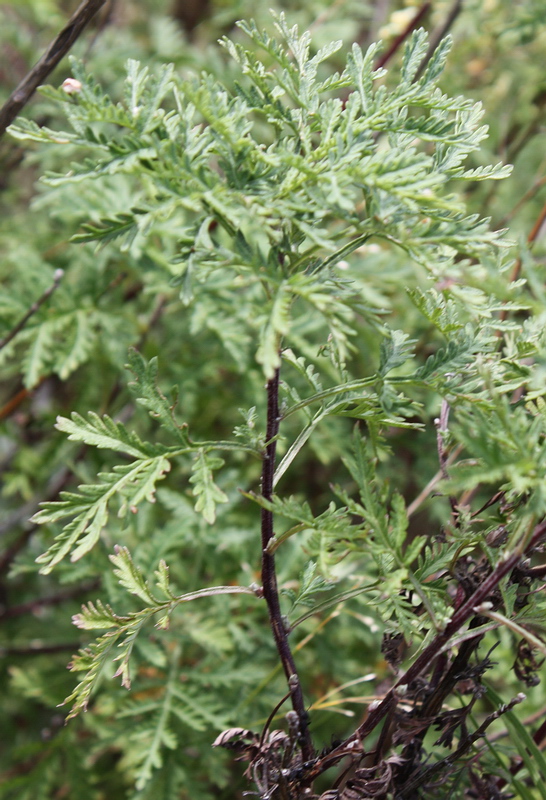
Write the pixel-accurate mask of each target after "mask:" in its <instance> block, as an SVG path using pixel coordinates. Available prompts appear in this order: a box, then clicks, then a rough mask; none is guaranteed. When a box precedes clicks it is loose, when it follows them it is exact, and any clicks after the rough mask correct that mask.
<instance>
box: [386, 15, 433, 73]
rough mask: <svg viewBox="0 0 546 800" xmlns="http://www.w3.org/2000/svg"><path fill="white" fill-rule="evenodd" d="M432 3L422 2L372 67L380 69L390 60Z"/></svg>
mask: <svg viewBox="0 0 546 800" xmlns="http://www.w3.org/2000/svg"><path fill="white" fill-rule="evenodd" d="M431 5H432V3H423V5H422V6H421V8H420V9H419V11H418V12H417V14H416V15H415V16H414V17H413V19H412V20H411V21H410V22H409V23H408V24H407V25H406V27H405V28H404V30H403V31H402V33H401V34H400V35H399V36H397V37H396V39H395V40H394V42H393V43H392V44H391V46H390V47H389V49H388V50H387V52H386V53H385V54H384V55H383V56H381V58H379V59H378V60H377V61H376V63H375V64H374V69H380V68H381V67H384V66H385V64H386V63H387V62H388V61H390V60H391V58H392V57H393V55H394V54H395V53H396V52H397V51H398V50H399V49H400V47H401V46H402V45H403V44H404V42H405V41H406V39H407V38H408V36H409V35H410V33H411V32H412V31H414V30H415V28H416V27H417V26H418V25H419V23H420V22H421V20H422V19H423V18H424V17H425V16H426V14H428V12H429V11H430V7H431Z"/></svg>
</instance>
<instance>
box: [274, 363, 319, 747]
mask: <svg viewBox="0 0 546 800" xmlns="http://www.w3.org/2000/svg"><path fill="white" fill-rule="evenodd" d="M278 432H279V370H278V369H277V370H276V371H275V374H274V376H273V377H272V378H271V379H270V380H269V381H268V382H267V429H266V441H267V445H266V448H265V452H264V457H263V467H262V495H263V497H264V498H265V499H266V500H269V501H271V500H272V498H273V478H274V475H275V455H276V450H277V434H278ZM261 522H262V526H261V527H262V585H263V596H264V598H265V602H266V603H267V610H268V613H269V622H270V625H271V630H272V631H273V638H274V639H275V645H276V647H277V651H278V653H279V657H280V659H281V663H282V666H283V669H284V674H285V675H286V679H287V681H288V687H289V689H290V697H291V700H292V707H293V709H294V711H295V712H296V714H297V715H298V720H299V725H300V744H301V752H302V757H303V760H304V761H310V760H311V759H312V758H313V756H314V748H313V743H312V741H311V736H310V733H309V725H308V715H307V711H306V709H305V704H304V700H303V692H302V689H301V684H300V680H299V677H298V672H297V670H296V664H295V662H294V657H293V655H292V651H291V649H290V645H289V643H288V634H287V631H286V628H285V626H284V623H283V617H282V613H281V605H280V601H279V590H278V586H277V575H276V572H275V556H274V555H272V554H270V553H268V552H267V545H268V544H269V542H270V540H271V539H272V538H273V535H274V531H273V512H272V511H269V510H268V509H265V508H262V516H261Z"/></svg>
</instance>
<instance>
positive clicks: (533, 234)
mask: <svg viewBox="0 0 546 800" xmlns="http://www.w3.org/2000/svg"><path fill="white" fill-rule="evenodd" d="M545 220H546V203H544V205H543V206H542V208H541V209H540V213H539V215H538V217H537V218H536V220H535V224H534V225H533V227H532V228H531V231H530V233H529V236H528V237H527V246H528V247H532V245H533V244H534V243H535V240H536V238H537V236H538V234H539V233H540V230H541V228H542V226H543V224H544V222H545ZM520 272H521V258H518V259H517V261H516V263H515V264H514V269H513V270H512V274H511V275H510V283H513V282H514V281H517V279H518V278H519V275H520ZM507 316H508V311H507V310H506V309H505V308H503V310H502V311H501V313H500V315H499V319H500V321H501V322H504V320H505V319H506V317H507ZM499 335H500V331H499Z"/></svg>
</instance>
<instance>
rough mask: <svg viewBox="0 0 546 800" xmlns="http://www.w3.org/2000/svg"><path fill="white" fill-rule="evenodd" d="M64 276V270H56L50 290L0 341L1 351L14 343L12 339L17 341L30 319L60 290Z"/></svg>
mask: <svg viewBox="0 0 546 800" xmlns="http://www.w3.org/2000/svg"><path fill="white" fill-rule="evenodd" d="M63 276H64V270H63V269H56V270H55V272H54V274H53V283H52V284H51V286H50V287H49V288H48V289H46V290H45V292H44V293H43V294H42V295H41V296H40V297H39V298H38V299H37V300H36V301H35V302H34V303H33V304H32V305H31V307H30V308H29V310H28V311H27V312H26V314H24V315H23V316H22V317H21V319H20V320H19V322H18V323H17V325H15V327H13V328H12V329H11V331H10V332H9V333H8V334H7V335H6V336H4V338H3V339H0V350H3V349H4V347H5V346H6V345H7V344H9V343H10V342H11V341H12V339H15V337H16V336H17V334H18V333H19V332H20V331H22V330H23V328H24V327H25V325H26V324H27V322H28V321H29V319H30V318H31V317H33V316H34V314H35V313H36V312H37V311H38V309H39V308H40V306H43V304H44V303H45V302H46V300H48V299H49V298H50V297H51V295H52V294H53V292H54V291H55V290H56V289H58V287H59V284H60V283H61V281H62V279H63Z"/></svg>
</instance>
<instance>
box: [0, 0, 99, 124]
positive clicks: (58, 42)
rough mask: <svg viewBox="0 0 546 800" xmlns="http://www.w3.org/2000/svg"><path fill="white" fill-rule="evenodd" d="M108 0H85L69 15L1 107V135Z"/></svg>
mask: <svg viewBox="0 0 546 800" xmlns="http://www.w3.org/2000/svg"><path fill="white" fill-rule="evenodd" d="M105 2H106V0H84V2H83V3H82V4H81V5H80V6H79V7H78V8H77V9H76V11H75V12H74V14H73V15H72V16H71V17H70V19H69V21H68V23H67V24H66V25H65V27H64V28H63V29H62V31H61V32H60V33H59V34H58V35H57V36H56V37H55V39H54V40H53V41H52V42H51V44H50V45H49V47H48V48H47V50H46V51H45V53H44V54H43V56H42V57H41V58H40V60H39V61H37V62H36V64H35V65H34V66H33V68H32V69H31V70H30V72H29V73H28V75H26V76H25V77H24V78H23V80H22V81H21V83H20V84H19V86H18V87H17V88H16V89H15V91H14V92H12V94H11V95H10V97H9V98H8V99H7V100H6V102H5V103H4V105H3V106H2V108H1V109H0V137H1V136H2V135H3V134H4V132H5V130H6V128H7V127H8V125H10V124H11V123H12V122H13V120H14V119H15V117H16V116H17V115H18V114H19V113H20V111H21V110H22V109H23V108H24V106H26V104H27V103H28V101H29V100H30V98H31V97H32V95H33V94H34V92H35V91H36V89H37V87H38V86H39V85H40V84H41V83H42V82H43V81H44V79H45V78H47V76H48V75H49V74H50V73H51V72H52V71H53V70H54V69H55V67H56V66H57V64H58V63H59V61H60V60H61V59H62V58H63V56H65V55H66V54H67V53H68V51H69V50H70V48H71V47H72V45H73V44H74V42H76V40H77V39H78V37H79V36H80V34H81V33H82V31H83V30H84V28H85V27H86V25H87V24H88V23H89V22H90V21H91V20H92V19H93V17H94V16H95V14H96V13H97V11H99V9H100V8H101V7H102V6H103V5H104V3H105Z"/></svg>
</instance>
